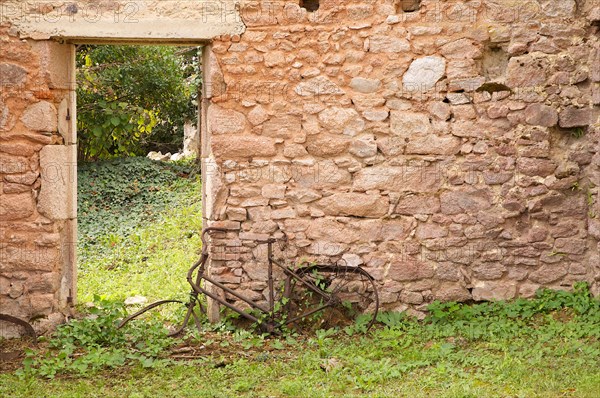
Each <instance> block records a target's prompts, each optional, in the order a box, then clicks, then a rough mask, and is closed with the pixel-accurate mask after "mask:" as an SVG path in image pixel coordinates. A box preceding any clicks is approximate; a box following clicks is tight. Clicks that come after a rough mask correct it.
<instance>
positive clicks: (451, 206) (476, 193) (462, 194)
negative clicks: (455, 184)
mask: <svg viewBox="0 0 600 398" xmlns="http://www.w3.org/2000/svg"><path fill="white" fill-rule="evenodd" d="M440 201H441V210H442V213H444V214H460V213H467V214H475V213H476V212H478V211H480V210H486V209H489V208H490V207H491V205H492V204H491V194H490V192H489V191H488V190H486V189H473V188H467V189H461V190H457V191H446V192H443V193H442V194H441V196H440Z"/></svg>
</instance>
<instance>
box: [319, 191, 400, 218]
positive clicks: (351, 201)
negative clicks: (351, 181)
mask: <svg viewBox="0 0 600 398" xmlns="http://www.w3.org/2000/svg"><path fill="white" fill-rule="evenodd" d="M317 203H318V205H319V206H320V207H321V208H322V209H323V211H324V212H325V214H328V215H334V216H356V217H383V216H384V215H385V214H386V213H387V211H388V207H389V203H388V199H387V198H385V197H382V196H379V195H366V194H361V193H337V194H333V195H331V196H328V197H326V198H323V199H321V200H319V201H318V202H317Z"/></svg>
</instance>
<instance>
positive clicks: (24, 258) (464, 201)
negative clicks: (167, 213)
mask: <svg viewBox="0 0 600 398" xmlns="http://www.w3.org/2000/svg"><path fill="white" fill-rule="evenodd" d="M57 3H58V2H57ZM60 3H61V4H62V3H64V2H60ZM108 3H110V4H112V6H114V4H117V6H114V7H118V3H119V2H107V4H108ZM141 3H144V2H141ZM145 3H147V4H146V6H147V7H148V9H152V7H155V6H156V4H155V3H157V2H150V1H148V2H145ZM175 3H177V2H173V4H175ZM179 3H185V2H179ZM201 3H202V2H201ZM204 3H211V4H212V5H211V7H213V6H214V4H215V3H219V4H221V5H223V4H224V3H221V2H204ZM225 3H227V6H232V7H223V9H227V12H226V15H227V16H228V17H229V16H231V15H233V16H234V17H235V18H236V20H235V23H232V24H231V25H227V26H230V28H227V29H225V32H227V33H223V32H221V31H218V29H217V30H211V29H212V28H211V29H208V28H207V26H206V19H205V15H204V14H203V11H201V10H200V11H198V13H197V14H194V13H190V12H188V13H187V14H188V15H187V18H188V19H191V20H192V23H188V24H187V25H185V29H188V30H190V33H189V35H188V36H186V34H185V32H183V33H182V32H181V31H178V34H180V35H179V37H180V38H185V37H188V38H205V39H210V44H209V45H208V46H207V47H206V51H205V54H204V58H205V59H204V73H205V93H204V98H205V99H204V104H203V105H204V106H203V117H202V123H203V126H202V133H203V137H202V145H203V148H202V157H203V164H204V171H203V173H204V190H205V195H204V196H205V198H204V199H205V204H204V207H205V209H204V212H205V214H204V218H205V225H207V226H208V225H212V226H220V227H224V228H227V229H228V230H229V232H228V233H227V234H226V236H221V237H219V238H215V239H214V240H213V241H212V245H211V250H212V254H213V257H212V259H213V261H212V264H211V267H210V271H211V273H212V275H213V276H215V277H216V278H218V279H219V280H221V281H222V282H223V283H226V284H227V285H228V286H230V287H232V288H235V289H239V290H240V291H242V293H244V294H248V295H249V296H250V297H253V298H254V299H256V300H265V293H266V292H265V289H266V282H265V279H266V269H265V267H266V263H265V260H266V251H265V249H264V248H263V247H262V246H261V245H258V246H257V245H256V244H254V243H253V240H254V239H256V238H265V237H267V236H270V235H274V236H280V237H281V236H283V234H285V235H287V237H288V239H289V245H288V247H287V248H286V250H284V251H283V252H281V253H278V255H281V256H283V257H286V258H287V259H288V261H299V260H307V261H319V262H321V261H326V262H336V261H339V260H343V261H345V262H346V263H347V264H350V265H361V266H363V267H364V268H365V269H366V270H367V271H368V272H369V273H371V274H372V275H373V276H374V277H375V278H376V280H377V282H378V284H379V288H380V296H381V301H382V303H383V307H384V308H385V309H391V310H407V311H409V312H411V313H413V314H415V315H419V316H420V315H422V314H423V312H424V310H425V307H426V306H427V304H428V303H430V302H431V301H433V300H436V299H437V300H456V301H469V300H476V301H480V300H497V299H511V298H514V297H517V296H520V297H531V296H532V295H533V294H534V293H535V291H536V290H537V289H538V288H540V287H543V286H545V287H551V288H556V289H568V288H570V287H571V286H572V284H573V283H574V282H576V281H587V282H589V283H590V285H591V287H592V290H593V292H594V294H600V258H599V249H600V204H599V198H598V195H599V186H600V150H599V149H600V120H599V116H600V113H599V109H600V32H599V30H600V5H599V4H598V2H597V1H593V0H578V1H575V0H563V1H554V0H529V1H514V0H477V1H468V0H466V1H452V0H448V1H434V0H421V1H417V0H415V1H413V0H411V1H399V0H361V1H358V0H356V1H350V0H344V1H342V0H320V1H298V0H295V1H291V0H290V1H246V0H243V1H228V2H225ZM165 4H167V3H162V4H161V5H160V6H161V7H169V6H166V5H165ZM185 4H187V3H185ZM302 5H303V6H304V7H301V6H302ZM65 6H66V5H65V4H63V5H62V7H65ZM103 6H106V7H108V6H107V5H103ZM156 7H158V6H156ZM53 10H55V9H52V10H49V11H48V12H52V11H53ZM71 10H72V9H71ZM205 10H206V9H204V11H205ZM211 10H213V11H214V10H215V8H211ZM42 11H43V10H42ZM168 18H169V17H168V16H167V22H165V23H168ZM194 20H195V21H196V22H197V26H198V27H199V28H198V29H204V30H206V32H208V33H206V32H205V33H206V34H204V33H202V34H196V33H195V31H194V29H195V28H194V26H195V25H194V23H193V21H194ZM203 21H204V22H203ZM188 22H190V21H189V20H188ZM203 23H204V25H203ZM210 23H211V22H210V21H209V24H210ZM216 24H217V23H216V22H215V25H216ZM102 26H104V25H102ZM219 26H224V25H223V24H222V23H221V25H219ZM24 27H25V28H24ZM35 27H36V25H35V21H34V22H31V21H28V22H27V24H23V22H22V21H17V20H16V19H15V20H14V21H13V20H9V21H8V22H7V23H4V25H2V28H1V30H0V40H1V43H0V45H1V46H2V51H1V52H0V76H1V78H2V82H3V85H2V91H1V92H0V181H1V183H0V185H1V189H0V191H1V195H2V196H1V199H0V312H4V313H9V314H11V315H15V316H19V317H21V318H23V319H32V318H39V317H42V318H44V317H46V320H45V321H44V320H42V321H41V322H37V323H36V325H37V326H36V327H38V329H43V327H44V322H46V323H52V322H48V318H50V319H52V318H53V317H54V319H55V320H60V319H62V316H63V315H64V314H66V313H67V311H68V308H69V306H70V299H69V298H73V297H74V280H75V277H74V272H70V273H69V272H66V271H65V267H68V266H69V264H72V262H73V261H72V256H73V254H72V251H73V250H72V246H73V245H72V244H71V245H69V244H68V239H66V238H65V237H68V236H73V234H72V231H73V230H74V228H75V225H74V224H75V223H74V220H75V214H74V205H70V206H68V207H67V208H66V209H65V208H64V206H61V205H60V204H62V203H65V202H67V203H69V202H73V200H72V198H71V199H69V195H67V194H64V193H62V194H61V193H57V192H56V191H57V190H59V191H60V190H61V189H64V190H68V187H69V186H70V185H69V184H71V185H72V183H71V182H70V180H72V179H73V178H71V179H65V178H63V179H61V181H60V184H57V183H56V182H55V181H54V180H55V179H52V178H51V175H52V174H51V172H52V171H51V170H52V167H51V166H52V165H55V164H61V165H62V166H61V167H62V168H61V169H60V170H59V173H57V174H59V175H61V176H64V175H70V174H73V173H72V170H71V169H70V168H69V167H68V166H65V164H67V165H68V164H69V163H68V162H64V159H67V158H69V156H72V155H71V153H72V152H73V151H72V148H70V146H74V145H75V142H76V141H74V139H73V138H72V137H73V134H74V133H73V132H69V128H67V127H66V126H64V120H65V118H64V116H65V112H66V109H67V110H68V107H67V106H66V105H64V103H63V101H65V98H66V96H67V95H68V92H69V90H73V87H72V84H71V85H69V84H68V83H69V81H70V80H69V78H68V76H66V75H65V74H66V73H67V72H66V70H68V69H69V68H67V67H66V66H65V67H56V65H55V64H54V62H50V60H49V59H48V54H49V53H52V54H56V53H57V51H60V49H62V48H63V47H61V45H60V44H59V43H56V42H55V41H52V40H46V39H49V38H52V37H55V36H61V35H62V36H69V33H68V32H67V33H64V32H62V31H60V32H59V33H56V32H55V33H54V34H53V33H52V30H51V29H49V28H48V26H46V25H44V26H42V25H41V24H40V25H38V26H37V27H38V28H39V29H38V30H37V31H36V32H35V33H36V34H31V32H30V34H26V33H27V32H26V30H27V29H33V28H35ZM138 28H139V27H138ZM65 29H66V28H65ZM77 29H78V30H77V32H78V33H77V34H73V35H71V36H72V37H75V36H76V37H75V38H77V37H80V36H81V35H82V34H83V33H81V32H84V33H85V29H86V27H85V26H84V25H77ZM87 29H89V32H90V33H89V36H90V37H91V38H94V37H95V38H99V39H102V38H106V37H109V38H118V37H119V32H116V33H114V32H113V33H106V31H102V32H98V31H95V30H94V29H95V28H94V25H93V24H89V26H87ZM207 29H208V30H207ZM150 31H151V29H149V30H148V32H150ZM40 32H41V33H40ZM48 32H49V33H48ZM61 32H62V33H61ZM139 32H140V36H139V37H138V39H139V40H140V41H145V42H148V41H149V40H150V39H154V40H157V39H161V38H162V39H168V38H169V37H170V36H169V35H168V34H165V37H162V36H152V35H150V34H148V35H146V36H144V34H146V33H144V32H145V31H144V30H143V29H139ZM203 32H204V31H203ZM203 35H204V36H203ZM150 36H151V37H150ZM209 36H210V37H209ZM25 37H28V39H26V40H25V39H24V38H25ZM127 37H128V38H130V39H131V38H132V36H131V33H130V35H129V36H127ZM134 38H135V37H134ZM33 39H38V40H33ZM52 59H55V58H52ZM63 83H65V84H63ZM57 120H58V121H57ZM57 148H59V149H57ZM61 159H62V162H61ZM49 180H52V181H54V182H52V183H50V182H48V181H49ZM61 187H63V188H61ZM60 195H65V196H64V198H62V197H61V196H60ZM65 231H66V232H65ZM69 231H71V232H69ZM69 259H71V260H70V261H71V262H69ZM71 266H72V265H71Z"/></svg>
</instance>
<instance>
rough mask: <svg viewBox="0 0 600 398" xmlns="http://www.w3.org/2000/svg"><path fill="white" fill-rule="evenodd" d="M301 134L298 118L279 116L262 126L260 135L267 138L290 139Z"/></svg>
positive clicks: (300, 123)
mask: <svg viewBox="0 0 600 398" xmlns="http://www.w3.org/2000/svg"><path fill="white" fill-rule="evenodd" d="M301 132H302V122H301V121H300V117H299V116H294V115H281V116H276V117H273V118H272V119H269V120H268V121H266V122H265V123H264V124H263V130H262V134H263V135H264V136H267V137H276V138H291V137H293V136H294V135H297V134H300V133H301Z"/></svg>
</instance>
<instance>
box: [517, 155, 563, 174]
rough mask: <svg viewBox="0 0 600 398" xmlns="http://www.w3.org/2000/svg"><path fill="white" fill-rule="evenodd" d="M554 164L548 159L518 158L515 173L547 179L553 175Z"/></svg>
mask: <svg viewBox="0 0 600 398" xmlns="http://www.w3.org/2000/svg"><path fill="white" fill-rule="evenodd" d="M554 170H556V163H554V161H552V160H548V159H537V158H519V159H517V171H518V172H519V173H522V174H525V175H526V176H532V177H535V176H540V177H547V176H549V175H550V174H554Z"/></svg>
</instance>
